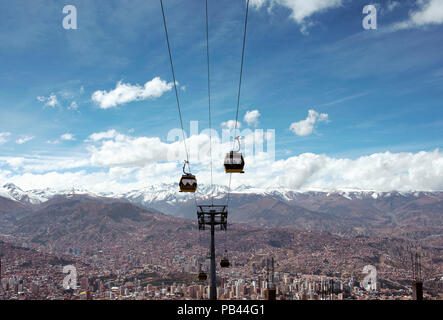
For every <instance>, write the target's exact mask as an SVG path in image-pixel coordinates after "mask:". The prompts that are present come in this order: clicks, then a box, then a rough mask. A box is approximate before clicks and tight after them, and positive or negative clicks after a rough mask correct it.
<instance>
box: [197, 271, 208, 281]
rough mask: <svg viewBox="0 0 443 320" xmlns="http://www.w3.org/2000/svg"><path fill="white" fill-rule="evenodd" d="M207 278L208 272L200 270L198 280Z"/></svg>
mask: <svg viewBox="0 0 443 320" xmlns="http://www.w3.org/2000/svg"><path fill="white" fill-rule="evenodd" d="M206 279H208V276H207V275H206V272H203V271H200V273H199V274H198V280H199V281H202V282H203V281H206Z"/></svg>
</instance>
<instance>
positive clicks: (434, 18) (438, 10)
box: [392, 0, 443, 30]
mask: <svg viewBox="0 0 443 320" xmlns="http://www.w3.org/2000/svg"><path fill="white" fill-rule="evenodd" d="M417 6H418V9H417V10H414V11H411V12H410V13H409V19H408V20H406V21H403V22H398V23H396V24H394V25H393V26H392V29H393V30H401V29H411V28H419V27H423V26H427V25H432V24H442V23H443V1H442V0H417Z"/></svg>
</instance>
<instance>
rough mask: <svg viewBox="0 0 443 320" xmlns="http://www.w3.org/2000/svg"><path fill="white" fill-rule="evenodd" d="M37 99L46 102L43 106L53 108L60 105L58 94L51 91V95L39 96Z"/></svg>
mask: <svg viewBox="0 0 443 320" xmlns="http://www.w3.org/2000/svg"><path fill="white" fill-rule="evenodd" d="M37 100H38V101H40V102H44V103H45V104H44V105H43V107H51V108H55V107H57V106H60V103H59V102H58V99H57V96H56V95H55V94H53V93H51V94H50V95H49V97H44V96H38V97H37Z"/></svg>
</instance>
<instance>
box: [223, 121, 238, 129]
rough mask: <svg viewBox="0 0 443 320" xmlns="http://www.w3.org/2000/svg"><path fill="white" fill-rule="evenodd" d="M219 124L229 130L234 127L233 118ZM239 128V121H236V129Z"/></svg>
mask: <svg viewBox="0 0 443 320" xmlns="http://www.w3.org/2000/svg"><path fill="white" fill-rule="evenodd" d="M220 126H221V127H222V128H225V129H229V130H232V129H235V120H228V121H225V122H222V123H221V124H220ZM239 128H241V122H240V121H237V129H239Z"/></svg>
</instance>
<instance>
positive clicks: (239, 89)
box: [225, 0, 249, 206]
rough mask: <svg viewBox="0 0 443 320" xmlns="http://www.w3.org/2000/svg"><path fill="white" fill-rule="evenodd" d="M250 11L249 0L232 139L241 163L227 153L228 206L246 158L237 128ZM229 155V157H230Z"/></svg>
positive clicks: (232, 153) (232, 154)
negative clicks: (237, 176) (232, 187)
mask: <svg viewBox="0 0 443 320" xmlns="http://www.w3.org/2000/svg"><path fill="white" fill-rule="evenodd" d="M248 13H249V0H247V3H246V13H245V24H244V30H243V45H242V55H241V63H240V77H239V82H238V95H237V110H236V114H235V129H234V140H233V141H232V150H234V144H235V141H236V140H237V141H238V146H239V150H238V152H239V153H238V154H236V156H237V159H236V160H237V161H236V162H240V164H237V165H236V166H234V154H235V153H234V151H231V152H230V153H229V154H228V155H226V159H225V170H226V172H229V173H230V176H229V187H228V201H227V205H228V206H229V202H230V200H231V181H232V173H233V172H241V173H243V167H244V159H243V156H242V155H241V152H240V151H241V144H240V137H239V136H237V128H238V112H239V109H240V97H241V86H242V78H243V64H244V60H245V46H246V31H247V26H248ZM228 156H229V158H228ZM229 161H230V162H229ZM226 163H231V165H233V167H234V168H235V169H236V170H228V169H229V167H228V168H227V166H226Z"/></svg>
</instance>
